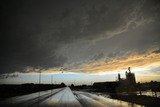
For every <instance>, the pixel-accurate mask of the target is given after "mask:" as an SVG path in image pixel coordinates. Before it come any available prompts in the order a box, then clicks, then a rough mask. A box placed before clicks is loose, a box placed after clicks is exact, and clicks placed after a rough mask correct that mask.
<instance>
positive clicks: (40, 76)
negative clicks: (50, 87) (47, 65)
mask: <svg viewBox="0 0 160 107" xmlns="http://www.w3.org/2000/svg"><path fill="white" fill-rule="evenodd" d="M39 84H41V71H40V72H39Z"/></svg>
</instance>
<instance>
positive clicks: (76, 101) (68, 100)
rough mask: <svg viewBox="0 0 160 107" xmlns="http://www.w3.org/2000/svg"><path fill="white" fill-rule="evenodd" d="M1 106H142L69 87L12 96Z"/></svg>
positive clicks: (2, 102)
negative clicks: (73, 89)
mask: <svg viewBox="0 0 160 107" xmlns="http://www.w3.org/2000/svg"><path fill="white" fill-rule="evenodd" d="M0 107H141V106H140V105H136V104H131V103H128V102H124V101H118V100H113V99H110V98H107V97H104V96H101V95H96V94H91V93H88V92H82V91H71V89H70V88H69V87H65V88H59V89H53V90H48V91H42V92H37V93H33V94H29V95H23V96H18V97H12V98H9V99H6V100H3V101H0Z"/></svg>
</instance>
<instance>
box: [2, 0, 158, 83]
mask: <svg viewBox="0 0 160 107" xmlns="http://www.w3.org/2000/svg"><path fill="white" fill-rule="evenodd" d="M0 14H1V17H0V23H1V24H0V35H1V39H0V41H1V42H0V46H1V48H0V50H1V52H0V79H1V80H0V83H1V84H4V83H5V84H7V83H11V84H12V83H14V84H21V83H26V82H33V83H37V81H38V75H39V72H42V75H43V83H50V78H51V75H53V77H54V82H56V81H57V82H59V83H60V82H63V81H67V82H66V84H70V83H75V81H77V82H76V83H77V84H82V83H87V84H91V83H92V82H95V81H115V80H116V77H117V73H121V74H122V75H124V73H125V71H126V70H127V68H128V67H131V71H132V72H134V73H135V74H136V80H137V81H142V82H145V81H151V80H154V81H160V42H159V41H160V1H159V0H100V1H99V0H45V1H44V0H16V1H13V0H1V3H0ZM62 77H63V78H62ZM36 78H37V79H36Z"/></svg>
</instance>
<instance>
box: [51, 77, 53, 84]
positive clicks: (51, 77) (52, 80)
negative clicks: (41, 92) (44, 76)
mask: <svg viewBox="0 0 160 107" xmlns="http://www.w3.org/2000/svg"><path fill="white" fill-rule="evenodd" d="M51 84H53V75H51Z"/></svg>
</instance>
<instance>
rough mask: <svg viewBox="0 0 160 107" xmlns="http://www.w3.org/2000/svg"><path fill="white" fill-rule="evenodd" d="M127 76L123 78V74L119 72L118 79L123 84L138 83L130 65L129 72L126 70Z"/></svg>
mask: <svg viewBox="0 0 160 107" xmlns="http://www.w3.org/2000/svg"><path fill="white" fill-rule="evenodd" d="M125 75H126V78H121V75H120V74H119V73H118V81H119V82H120V83H121V85H136V79H135V74H134V73H132V72H131V70H130V67H128V72H127V71H126V72H125Z"/></svg>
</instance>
